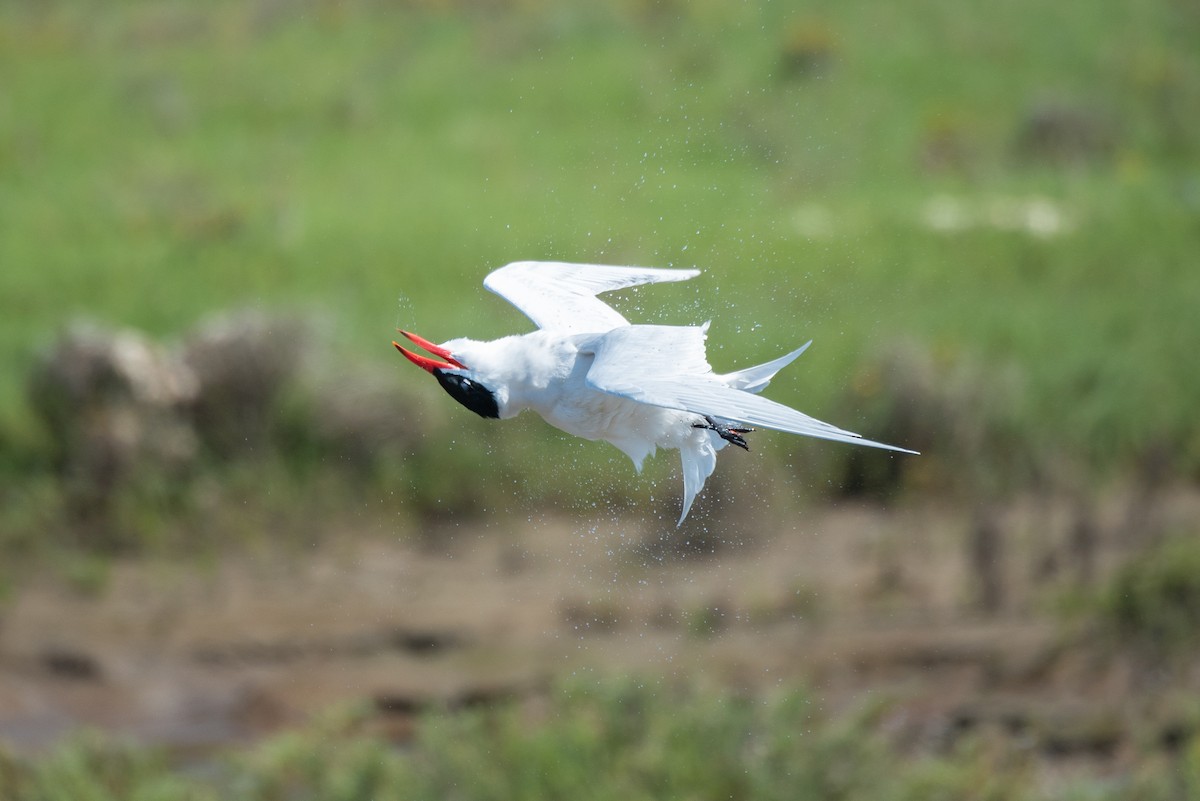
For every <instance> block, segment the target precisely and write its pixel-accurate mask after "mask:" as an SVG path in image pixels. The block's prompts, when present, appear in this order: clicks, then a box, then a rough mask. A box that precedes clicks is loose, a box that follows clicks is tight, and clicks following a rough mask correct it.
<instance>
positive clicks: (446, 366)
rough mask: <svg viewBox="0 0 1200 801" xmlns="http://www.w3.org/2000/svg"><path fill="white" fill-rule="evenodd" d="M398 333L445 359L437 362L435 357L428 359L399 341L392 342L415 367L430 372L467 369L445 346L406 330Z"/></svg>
mask: <svg viewBox="0 0 1200 801" xmlns="http://www.w3.org/2000/svg"><path fill="white" fill-rule="evenodd" d="M396 330H397V331H399V330H400V329H396ZM400 333H401V335H403V336H404V337H405V338H407V339H408V340H410V341H411V342H413V343H414V344H416V345H417V346H418V347H420V348H423V349H425V350H427V351H429V352H430V353H432V354H433V355H434V356H440V357H441V358H442V359H445V361H441V362H439V361H438V360H437V359H430V358H429V357H428V356H421V355H419V354H416V353H413V352H412V351H411V350H408V349H407V348H404V347H401V345H400V343H399V342H395V341H393V342H392V344H393V345H395V346H396V350H398V351H400V352H401V353H403V354H404V358H406V359H408V360H409V361H410V362H412V363H413V364H415V365H416V366H417V367H420V368H421V369H422V370H425V371H426V372H430V373H432V372H433V371H434V370H465V369H467V366H466V365H465V364H463V363H462V362H460V361H459V360H458V359H455V358H454V357H453V356H451V355H450V351H448V350H446V349H445V348H443V347H441V346H439V345H435V344H433V343H432V342H430V341H429V340H428V339H425V338H424V337H419V336H417V335H416V334H410V333H409V332H408V331H400Z"/></svg>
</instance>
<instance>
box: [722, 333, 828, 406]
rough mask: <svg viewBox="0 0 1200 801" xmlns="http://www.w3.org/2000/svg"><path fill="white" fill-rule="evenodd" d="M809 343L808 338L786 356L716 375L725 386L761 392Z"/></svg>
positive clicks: (810, 341) (806, 348)
mask: <svg viewBox="0 0 1200 801" xmlns="http://www.w3.org/2000/svg"><path fill="white" fill-rule="evenodd" d="M811 344H812V340H811V339H810V340H809V341H808V342H805V343H804V344H803V345H801V346H800V347H798V348H796V349H795V350H794V351H792V352H791V353H789V354H787V355H786V356H780V357H779V358H778V359H775V360H773V361H769V362H767V363H766V364H759V365H755V366H754V367H747V368H746V369H744V370H738V371H737V372H734V373H726V374H725V375H722V376H718V377H719V378H720V379H721V380H722V381H724V382H725V384H726V385H727V386H731V387H733V388H734V389H740V390H743V391H745V392H754V393H758V392H762V391H763V390H764V389H766V388H767V384H770V383H771V379H772V378H774V377H775V374H776V373H778V372H779V371H780V370H782V369H783V368H785V367H787V366H788V365H789V364H791V363H792V362H794V361H795V360H796V357H797V356H799V355H800V354H801V353H804V351H806V350H808V346H809V345H811Z"/></svg>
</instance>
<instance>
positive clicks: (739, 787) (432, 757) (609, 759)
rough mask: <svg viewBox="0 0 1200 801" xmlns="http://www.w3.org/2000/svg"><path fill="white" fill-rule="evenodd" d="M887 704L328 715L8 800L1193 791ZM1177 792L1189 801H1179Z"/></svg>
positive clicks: (66, 766) (33, 773) (7, 782)
mask: <svg viewBox="0 0 1200 801" xmlns="http://www.w3.org/2000/svg"><path fill="white" fill-rule="evenodd" d="M885 711H886V705H878V707H877V708H875V709H874V710H864V711H860V712H858V713H854V714H842V715H830V714H828V713H826V712H823V711H822V710H821V709H820V707H819V705H817V704H816V703H815V702H814V701H813V700H812V699H811V698H810V697H808V696H807V695H805V694H802V693H789V694H784V695H780V696H777V697H774V698H771V699H767V700H750V699H745V698H738V697H736V696H731V695H724V694H703V693H696V692H684V691H680V690H677V689H671V688H669V687H666V686H663V685H660V684H650V685H638V684H633V683H627V682H618V683H613V682H611V681H607V682H601V683H599V684H595V685H580V686H575V687H572V688H570V689H569V690H560V691H557V692H556V693H555V694H553V696H552V697H551V698H550V699H549V700H548V703H547V704H546V705H544V706H543V709H542V712H541V713H540V715H533V714H532V713H530V712H529V711H528V710H525V711H522V708H521V707H519V706H506V707H502V708H500V709H493V710H479V711H471V712H466V713H459V714H455V715H452V716H444V715H441V714H433V715H431V716H429V717H427V718H426V719H424V720H423V721H422V723H421V724H420V725H419V726H418V732H417V736H416V739H415V741H414V742H413V743H411V744H409V745H406V746H405V747H403V748H400V749H397V748H396V747H394V746H393V745H391V744H389V743H388V742H387V741H386V740H384V739H382V738H380V737H379V736H378V735H372V734H370V733H369V732H368V731H365V730H364V728H363V724H364V719H363V717H362V716H361V715H360V714H357V713H354V712H350V713H349V714H347V713H335V714H330V715H329V716H327V717H326V719H324V720H322V721H318V722H316V723H314V724H312V725H310V726H309V727H307V728H306V729H304V730H301V731H296V732H292V733H288V734H284V735H281V736H278V737H276V738H274V739H271V740H268V741H266V742H264V743H262V744H261V745H259V746H257V747H255V748H254V749H253V750H252V751H251V752H250V753H248V754H246V755H244V756H241V757H229V756H216V757H212V758H209V759H207V760H206V761H205V764H204V765H203V766H202V767H201V768H200V769H192V770H187V771H176V770H173V769H172V768H171V766H170V764H169V762H168V760H166V758H165V755H164V754H162V753H160V752H156V751H150V750H145V749H140V748H138V747H136V746H132V745H121V744H118V743H114V742H112V741H107V740H104V739H101V738H97V737H94V736H84V737H80V738H77V739H76V740H74V741H73V742H70V743H67V744H64V745H62V746H60V747H59V748H58V749H57V750H56V751H55V752H54V753H52V754H50V755H48V756H45V757H41V758H38V759H32V760H31V759H24V758H16V757H13V756H0V794H2V795H3V797H4V798H5V799H8V800H9V801H66V799H71V801H76V799H95V801H108V800H109V799H118V798H120V799H146V800H147V801H149V800H150V799H154V800H156V801H157V800H159V799H161V800H162V801H168V800H170V801H175V800H176V799H178V800H180V801H182V800H183V799H196V800H197V801H199V800H200V799H216V798H229V799H244V801H283V799H306V800H308V801H357V800H358V799H375V801H390V800H391V799H395V800H396V801H402V800H405V801H407V799H414V800H415V799H435V798H456V799H462V800H463V801H485V800H490V801H502V800H503V799H512V798H523V799H528V800H529V801H539V800H540V799H561V798H577V799H657V798H712V799H718V798H719V799H729V798H733V799H746V801H751V800H752V799H753V800H756V801H757V800H758V799H762V800H763V801H766V800H767V799H780V801H783V800H784V799H788V800H789V801H791V800H792V799H796V800H798V801H803V800H804V799H814V800H815V799H821V800H822V801H824V800H825V799H866V798H871V799H880V801H891V800H892V799H895V800H896V801H901V800H904V801H908V800H909V799H914V800H915V799H922V801H925V800H926V799H942V798H946V799H951V798H956V799H957V798H970V799H989V800H992V801H1019V800H1021V799H1030V800H1031V801H1032V800H1033V799H1050V798H1089V799H1105V800H1107V799H1118V798H1128V797H1137V798H1145V799H1151V800H1152V801H1156V800H1157V799H1163V800H1164V801H1166V799H1173V798H1180V797H1184V798H1187V797H1191V796H1190V795H1189V793H1195V792H1197V791H1200V748H1197V741H1195V740H1194V739H1193V740H1191V741H1190V742H1188V743H1187V744H1186V745H1185V747H1183V748H1181V749H1179V752H1178V754H1177V755H1175V756H1173V757H1171V758H1170V760H1169V761H1162V760H1158V759H1147V760H1146V762H1145V764H1146V766H1147V767H1146V769H1145V770H1144V771H1143V772H1141V773H1137V774H1134V775H1133V776H1132V777H1126V778H1121V779H1112V780H1104V779H1097V778H1085V777H1081V776H1077V777H1065V776H1059V777H1056V776H1052V775H1048V774H1039V773H1038V771H1037V770H1036V769H1035V767H1034V763H1033V760H1032V754H1030V753H1029V751H1028V748H1027V747H1026V746H1018V745H1014V744H1004V743H1003V742H991V741H989V740H988V739H987V738H986V737H981V738H969V739H968V740H967V741H965V742H964V743H963V744H962V745H960V746H958V747H956V748H954V749H951V750H950V751H949V752H947V753H946V754H944V755H941V756H925V757H920V758H913V757H911V756H908V755H905V754H904V753H903V745H904V744H902V743H896V744H890V743H889V742H888V740H887V738H886V736H884V735H883V734H881V733H880V730H879V729H880V727H879V719H880V716H881V714H882V713H883V712H885ZM1180 793H1182V795H1181V794H1180Z"/></svg>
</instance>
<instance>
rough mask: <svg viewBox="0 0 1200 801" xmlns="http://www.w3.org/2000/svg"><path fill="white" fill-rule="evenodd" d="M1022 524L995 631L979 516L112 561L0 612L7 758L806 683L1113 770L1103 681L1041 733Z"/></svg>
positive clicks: (355, 538)
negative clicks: (659, 681) (84, 579)
mask: <svg viewBox="0 0 1200 801" xmlns="http://www.w3.org/2000/svg"><path fill="white" fill-rule="evenodd" d="M1194 503H1195V499H1194V498H1190V496H1189V499H1188V500H1186V501H1181V502H1180V503H1179V504H1178V506H1179V511H1178V514H1188V513H1190V512H1191V511H1192V510H1193V509H1194ZM1037 514H1038V513H1037V512H1036V510H1035V511H1030V509H1029V508H1025V507H1021V506H1019V505H1018V506H1014V507H1013V509H1011V510H1010V511H1009V512H1007V513H1006V515H1007V517H1006V518H1005V520H1004V531H1005V532H1006V536H1008V537H1009V538H1010V542H1009V543H1008V545H1009V546H1010V547H1007V548H1006V549H1005V554H1006V555H1007V556H1006V558H1007V559H1008V560H1009V563H1008V564H1007V567H1008V569H1007V570H1006V573H1005V575H1006V577H1007V578H1006V581H1007V582H1008V583H1007V586H1006V593H1005V596H1006V598H1007V599H1008V604H1009V605H1008V607H1007V608H1006V609H1005V610H1004V612H1003V613H1002V614H998V615H992V616H986V617H985V616H980V615H978V614H976V613H975V612H974V611H972V607H971V604H970V597H971V593H970V588H971V581H972V577H971V576H970V575H969V574H968V569H967V567H965V565H967V564H969V560H968V559H967V558H966V557H965V556H964V553H965V546H964V545H963V539H964V536H965V535H964V532H965V531H966V530H967V528H968V526H969V524H970V513H969V511H965V512H964V511H954V510H946V509H939V508H935V507H919V508H901V509H894V510H890V511H887V510H884V509H882V508H879V507H871V506H856V505H845V506H840V507H831V508H824V509H821V510H813V511H812V512H811V513H808V514H806V515H804V519H803V520H801V521H799V522H797V523H795V524H794V525H792V526H790V527H785V528H779V529H777V530H774V531H764V532H760V533H757V534H755V535H754V536H752V537H749V538H746V537H743V538H742V539H740V541H739V543H738V544H737V545H735V546H731V547H723V548H721V549H720V550H719V551H718V553H717V555H715V556H711V557H702V558H700V557H692V558H680V559H661V558H650V557H648V556H647V554H650V553H653V552H654V551H653V549H652V548H647V542H652V541H653V540H654V539H655V538H657V537H659V536H662V534H661V533H660V532H658V531H657V530H656V529H652V528H646V527H644V526H640V525H636V524H630V523H627V522H625V521H614V520H594V521H586V522H584V523H582V524H581V523H575V522H571V521H565V520H558V519H537V518H535V519H532V520H528V521H526V520H522V521H521V522H520V523H519V524H518V523H515V522H512V521H509V522H506V523H504V524H497V525H493V526H490V527H486V528H478V529H475V528H467V527H458V526H454V525H444V526H443V527H442V528H438V529H430V530H429V531H426V532H424V534H423V536H422V537H421V538H420V539H419V541H407V540H405V541H382V540H380V539H379V537H378V531H379V529H378V527H377V526H374V527H373V528H371V529H368V530H369V531H373V532H375V534H374V535H371V534H368V533H358V532H345V533H344V534H342V535H340V536H337V537H333V536H331V537H328V538H327V539H326V543H327V544H326V545H324V546H322V547H320V548H318V549H314V550H311V551H306V552H302V553H300V552H296V551H290V552H283V551H274V550H270V549H262V550H257V551H252V552H243V553H239V554H236V555H235V554H229V555H227V556H226V557H224V558H223V559H221V560H220V561H218V562H217V563H215V564H210V565H207V566H205V567H198V566H197V565H195V564H179V563H170V562H162V561H148V560H138V561H126V562H121V563H118V564H116V565H115V567H114V568H113V570H112V575H111V579H110V581H109V582H108V584H107V585H106V587H105V589H104V591H103V592H102V593H101V594H100V595H99V596H98V597H90V596H86V595H81V594H79V593H77V592H72V591H70V590H69V589H67V588H64V587H63V586H61V585H60V584H57V583H50V582H42V583H36V582H35V583H31V584H30V585H29V586H27V587H26V588H25V589H24V590H23V591H21V592H20V593H19V594H18V596H17V597H16V598H15V599H14V600H13V601H12V603H11V604H10V605H9V606H8V608H7V609H5V611H4V612H3V617H2V618H0V739H3V740H4V741H5V744H6V745H8V746H10V747H17V748H37V747H41V746H44V745H46V744H48V743H50V742H52V741H54V740H55V739H56V738H58V737H60V736H61V735H63V734H64V733H66V732H68V731H69V730H71V729H73V728H75V727H77V726H80V725H87V726H96V727H102V728H104V729H108V730H112V731H115V732H120V733H122V734H126V735H130V736H134V737H136V738H141V739H145V740H151V741H155V742H159V743H165V744H167V745H171V746H177V747H184V748H186V747H197V746H200V747H203V746H207V745H215V744H221V743H226V742H230V741H239V740H244V739H248V738H254V737H258V736H260V735H263V734H265V733H268V732H271V731H273V730H276V729H278V728H280V727H284V726H288V725H292V724H294V723H297V722H299V721H302V720H304V719H305V718H306V717H308V716H309V715H311V714H312V713H314V712H316V711H318V710H320V709H322V708H324V707H327V706H328V705H330V704H334V703H338V702H345V701H364V702H367V703H371V704H373V705H374V707H375V709H376V710H377V711H378V712H379V714H380V719H381V721H384V722H385V723H386V726H385V730H386V731H388V732H389V733H390V734H391V735H393V736H396V737H403V736H405V735H406V733H407V732H408V731H409V730H410V724H411V719H412V717H413V716H414V715H416V714H418V713H419V712H421V711H422V710H424V709H427V708H429V707H431V706H448V707H456V706H469V705H472V704H479V703H489V702H491V701H494V700H497V699H501V698H509V697H514V696H524V695H527V694H529V693H536V692H538V691H540V690H541V689H543V688H545V687H546V686H548V685H549V684H550V683H552V682H554V681H555V680H556V679H558V678H560V677H563V676H565V675H569V674H580V673H586V672H589V671H591V672H595V673H598V674H599V673H644V674H648V675H657V676H667V677H678V678H686V679H687V680H689V681H698V682H701V683H712V684H719V685H721V686H723V687H734V688H739V689H741V688H744V689H746V690H747V691H756V692H757V691H768V690H770V689H771V688H773V687H776V686H779V685H782V684H787V683H792V682H796V681H803V682H807V683H809V684H810V685H811V686H813V687H814V689H815V690H817V691H818V692H819V694H820V695H821V697H822V698H823V699H824V702H825V703H828V704H840V703H843V702H854V701H856V700H859V701H860V700H861V699H862V697H863V696H864V695H865V694H869V693H881V692H883V693H888V692H891V693H897V694H900V695H901V696H903V697H904V698H907V699H909V701H908V702H907V704H908V705H907V706H906V707H905V708H906V709H909V710H910V714H909V715H908V717H906V718H905V720H903V721H899V720H898V721H895V722H894V724H893V725H894V727H895V728H896V729H897V731H900V730H904V731H910V730H919V731H920V732H921V736H923V737H937V736H941V735H939V734H938V733H937V732H944V731H947V730H953V728H954V727H955V726H960V727H964V728H969V727H974V726H981V725H997V726H1008V727H1010V728H1011V727H1013V726H1016V727H1023V728H1026V729H1029V730H1039V731H1045V732H1051V733H1053V736H1054V738H1057V739H1056V740H1055V741H1056V742H1059V743H1060V744H1061V743H1066V744H1065V745H1062V747H1063V748H1064V749H1067V750H1068V751H1069V750H1070V749H1071V747H1072V746H1071V745H1070V743H1076V742H1080V741H1081V738H1072V736H1071V735H1070V732H1072V731H1075V732H1078V731H1082V732H1084V733H1085V734H1086V735H1087V737H1084V738H1082V739H1088V738H1091V740H1090V741H1091V742H1093V746H1094V749H1093V750H1096V749H1099V750H1107V751H1111V750H1113V749H1115V748H1116V747H1117V746H1116V745H1115V744H1114V743H1112V742H1110V741H1109V740H1108V739H1106V738H1109V737H1110V736H1111V733H1112V727H1111V726H1108V724H1107V723H1106V722H1105V721H1106V720H1109V719H1110V718H1111V717H1112V716H1113V715H1118V714H1120V709H1119V707H1120V704H1121V703H1123V699H1121V698H1120V697H1119V695H1120V689H1119V687H1118V691H1117V694H1118V697H1116V698H1114V697H1113V696H1112V694H1111V693H1112V690H1113V687H1112V682H1114V681H1117V680H1116V679H1113V677H1112V675H1111V671H1110V672H1109V673H1108V674H1105V675H1104V676H1098V677H1097V678H1096V679H1095V681H1094V682H1093V683H1095V684H1096V685H1097V687H1098V688H1099V690H1098V692H1107V693H1109V695H1108V701H1106V702H1105V703H1106V704H1107V705H1102V706H1101V707H1099V712H1097V714H1096V715H1095V716H1094V717H1093V718H1087V719H1086V720H1084V719H1082V718H1086V717H1087V716H1082V717H1080V716H1079V715H1075V718H1072V719H1073V720H1076V719H1077V720H1076V722H1075V723H1070V724H1067V723H1062V724H1061V725H1059V724H1057V723H1054V722H1047V720H1048V718H1047V715H1048V713H1047V712H1046V711H1045V710H1046V709H1052V708H1058V707H1057V706H1054V705H1051V706H1049V707H1048V706H1047V705H1046V703H1045V698H1046V696H1047V694H1049V695H1050V696H1051V697H1052V698H1053V699H1054V704H1057V705H1058V706H1061V704H1062V703H1063V702H1062V699H1063V697H1064V695H1063V692H1062V687H1061V685H1059V684H1057V683H1056V679H1055V675H1056V674H1055V669H1054V667H1053V666H1054V665H1055V664H1057V662H1058V661H1060V656H1059V650H1058V649H1059V648H1060V645H1061V640H1062V637H1061V632H1060V631H1059V629H1058V628H1056V626H1055V625H1054V624H1053V623H1052V622H1047V621H1046V620H1044V619H1042V618H1040V617H1039V615H1038V614H1037V612H1038V605H1037V599H1038V598H1039V593H1044V591H1045V589H1044V586H1043V585H1040V584H1039V583H1038V582H1039V581H1040V580H1041V579H1040V578H1039V577H1040V576H1041V574H1040V573H1038V571H1037V570H1035V569H1034V565H1035V564H1036V562H1037V560H1036V559H1035V558H1034V555H1035V551H1036V548H1035V547H1034V546H1035V545H1036V546H1037V547H1043V546H1046V544H1047V542H1051V541H1052V540H1053V538H1054V537H1055V536H1062V537H1066V536H1068V534H1069V527H1070V520H1069V519H1067V517H1065V516H1063V515H1060V514H1058V512H1057V511H1055V512H1054V513H1053V514H1051V515H1049V516H1048V517H1046V518H1045V520H1046V521H1051V524H1050V525H1049V528H1048V529H1042V530H1041V536H1040V538H1035V537H1033V536H1032V535H1031V534H1030V532H1031V531H1033V530H1034V529H1035V528H1037V527H1036V526H1033V525H1032V524H1031V523H1030V522H1029V521H1030V520H1031V519H1034V518H1036V517H1037ZM1039 519H1040V518H1039ZM1055 521H1057V522H1055ZM1060 529H1061V531H1060ZM1047 532H1049V533H1048V534H1047ZM1018 546H1019V547H1018ZM1110 561H1111V560H1110ZM1097 675H1098V674H1097ZM1076 678H1077V677H1076ZM1073 680H1074V679H1073ZM1105 681H1107V682H1109V685H1103V682H1105ZM1117 684H1118V685H1119V686H1123V685H1120V682H1119V681H1118V682H1117ZM1077 689H1078V693H1079V694H1082V695H1083V696H1086V694H1087V689H1086V687H1085V688H1077ZM997 698H1001V699H1004V700H1002V701H996V700H995V699H997ZM1091 708H1093V709H1096V708H1097V707H1095V705H1094V704H1093V705H1092V707H1091ZM1072 709H1074V707H1073V708H1072ZM1105 715H1108V716H1109V717H1108V718H1106V717H1105ZM1049 717H1050V718H1054V720H1060V719H1061V720H1066V719H1067V718H1070V717H1071V716H1070V715H1066V713H1064V715H1055V714H1050V715H1049ZM955 721H958V722H957V723H956V722H955ZM1060 722H1061V721H1060ZM381 725H383V724H381ZM914 727H915V729H914ZM1064 732H1066V733H1064ZM1048 736H1049V735H1048ZM1081 747H1082V746H1081ZM1089 747H1092V746H1089Z"/></svg>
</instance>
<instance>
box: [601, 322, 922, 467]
mask: <svg viewBox="0 0 1200 801" xmlns="http://www.w3.org/2000/svg"><path fill="white" fill-rule="evenodd" d="M706 330H707V326H705V327H703V328H687V327H675V326H645V325H636V326H629V327H627V328H620V329H616V330H614V331H610V332H609V333H607V334H605V335H603V336H602V337H598V338H597V339H596V341H595V343H593V345H592V346H591V347H592V348H593V349H594V351H595V359H594V361H593V362H592V366H591V368H590V369H589V370H588V374H587V382H588V384H589V385H590V386H591V387H593V388H594V389H597V390H600V391H601V392H608V393H611V394H614V395H621V396H623V397H627V398H631V399H633V400H636V401H638V402H640V403H647V404H650V405H651V406H662V407H664V408H667V409H680V410H683V411H686V412H692V413H694V414H701V415H709V416H711V417H716V418H720V419H722V420H726V421H730V422H734V423H741V424H743V425H747V426H751V427H758V428H770V429H773V430H775V431H784V432H787V433H790V434H801V435H803V436H807V437H816V438H818V439H827V440H833V441H835V442H848V443H851V444H854V445H867V446H870V447H873V448H883V449H885V450H891V451H901V452H903V453H916V451H910V450H908V449H907V448H899V447H896V446H895V445H887V444H884V443H882V442H875V441H873V440H869V439H864V438H863V437H862V436H861V435H859V434H855V433H854V432H853V431H846V430H845V429H842V428H838V427H837V426H834V425H830V424H829V423H826V422H823V421H821V420H818V419H816V418H815V417H810V416H808V415H807V414H804V413H803V412H800V411H797V410H795V409H793V408H791V407H790V406H784V405H783V404H782V403H776V402H775V401H772V400H768V399H766V398H763V397H760V396H758V395H755V394H752V393H751V392H747V391H745V390H742V389H737V388H735V387H731V386H729V385H728V384H727V383H725V382H724V381H723V380H722V376H717V375H715V374H714V373H713V372H712V368H711V367H710V366H709V365H708V360H707V357H706V355H705V352H704V340H705V331H706Z"/></svg>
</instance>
